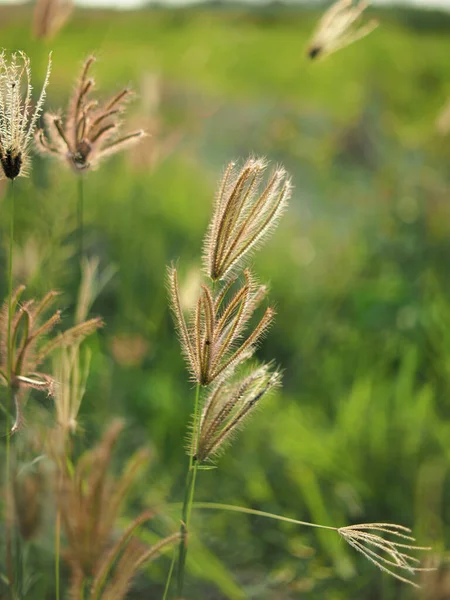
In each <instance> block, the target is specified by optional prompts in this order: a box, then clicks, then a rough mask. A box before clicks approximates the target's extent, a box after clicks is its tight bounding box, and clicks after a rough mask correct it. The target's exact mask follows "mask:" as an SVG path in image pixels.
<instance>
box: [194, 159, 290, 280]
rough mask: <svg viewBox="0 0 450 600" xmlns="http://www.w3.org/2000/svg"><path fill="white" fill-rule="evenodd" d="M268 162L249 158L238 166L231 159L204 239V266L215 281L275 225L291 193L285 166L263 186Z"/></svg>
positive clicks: (236, 264)
mask: <svg viewBox="0 0 450 600" xmlns="http://www.w3.org/2000/svg"><path fill="white" fill-rule="evenodd" d="M266 169H267V163H266V162H265V161H264V160H263V159H259V158H258V159H257V158H250V159H248V160H247V162H246V163H245V164H244V166H243V167H242V168H241V169H239V168H238V167H237V165H236V164H235V163H233V162H232V163H230V164H229V165H228V167H227V168H226V170H225V173H224V176H223V178H222V181H221V183H220V186H219V190H218V192H217V196H216V201H215V205H214V212H213V216H212V219H211V222H210V225H209V228H208V232H207V235H206V238H205V243H204V268H205V271H206V273H207V274H208V275H209V277H210V278H211V279H212V280H213V281H217V280H225V279H227V278H229V277H230V275H231V274H232V273H233V272H234V271H235V270H236V269H237V268H238V267H239V266H242V263H243V262H244V261H245V259H247V258H248V257H249V255H250V253H251V252H252V251H253V250H254V249H255V248H256V247H257V246H258V244H259V243H260V242H262V241H263V240H264V238H265V237H267V236H268V235H269V233H270V232H272V230H273V229H274V228H275V226H276V224H277V223H278V220H279V218H280V216H281V215H282V213H283V211H284V210H285V208H286V206H287V202H288V200H289V197H290V195H291V189H292V186H291V181H290V179H289V177H288V176H287V174H286V171H285V170H284V169H283V168H277V169H275V170H274V171H273V172H272V173H271V175H270V177H269V180H268V182H267V183H266V184H265V186H264V187H262V182H263V178H264V175H265V172H266Z"/></svg>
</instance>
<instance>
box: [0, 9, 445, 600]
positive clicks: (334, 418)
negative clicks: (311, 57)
mask: <svg viewBox="0 0 450 600" xmlns="http://www.w3.org/2000/svg"><path fill="white" fill-rule="evenodd" d="M317 17H318V15H317V13H315V12H308V11H300V10H294V9H287V8H285V9H283V8H282V7H280V6H278V5H273V6H267V7H264V8H261V9H259V10H256V9H255V10H244V9H241V8H237V7H231V8H228V9H227V8H226V7H225V6H220V5H219V6H216V7H204V8H202V7H196V8H192V9H177V10H175V9H174V10H166V9H162V8H154V9H148V10H145V11H144V10H143V11H139V12H124V13H120V12H114V11H108V12H103V11H92V12H91V11H79V12H76V13H75V14H74V16H73V18H72V19H71V21H70V22H69V23H68V25H67V26H66V27H65V28H64V29H63V30H62V32H61V33H60V34H59V35H58V36H57V37H56V39H55V40H54V41H52V42H51V43H43V42H40V41H38V40H35V39H33V37H32V35H31V29H30V28H31V7H28V6H26V7H20V8H17V9H12V8H4V7H2V9H1V10H0V34H1V38H2V46H4V47H5V48H7V49H8V50H14V49H22V50H24V51H25V52H26V53H27V54H29V56H30V57H31V59H32V66H33V78H34V82H35V84H36V85H35V87H36V89H38V88H39V83H40V82H41V81H42V78H43V76H44V72H45V64H46V60H47V59H46V57H47V54H48V51H49V50H50V49H51V50H52V51H53V70H52V76H51V83H50V86H49V93H48V99H47V102H46V108H47V109H51V110H54V111H56V110H58V109H59V107H65V106H66V103H67V100H68V97H69V95H70V92H71V89H72V87H73V84H74V81H75V78H76V76H77V73H78V71H79V68H80V65H81V62H82V60H83V59H84V58H85V57H86V56H87V55H88V54H89V53H92V52H94V53H95V54H96V56H97V58H98V61H97V63H96V65H95V67H94V69H95V74H96V79H97V84H98V88H99V90H100V93H102V94H105V95H107V94H108V93H111V92H113V91H115V90H118V89H120V88H121V87H122V86H123V85H128V84H130V85H131V86H132V87H133V88H134V89H135V90H136V92H137V97H136V99H135V100H134V101H133V103H132V104H131V105H130V110H129V113H128V116H127V121H129V123H127V124H126V127H128V128H130V129H132V128H133V127H134V128H136V127H139V126H140V123H143V126H144V128H145V127H147V126H148V127H149V128H150V129H151V130H152V131H154V134H153V136H152V137H148V138H146V140H145V141H144V143H143V144H142V146H139V147H136V148H134V149H133V150H131V151H130V152H127V153H124V154H121V155H120V156H117V157H114V158H112V159H111V160H109V161H108V162H105V164H104V165H102V166H101V168H100V169H99V170H98V171H95V172H92V173H89V174H88V176H87V177H86V181H85V211H86V212H85V245H86V248H87V253H88V255H89V256H97V257H99V260H100V265H101V268H102V269H106V268H109V267H111V266H112V267H113V269H114V274H113V275H112V277H111V278H110V280H109V282H108V283H107V285H106V286H105V288H104V289H103V291H102V293H101V294H100V295H99V297H98V299H97V300H96V302H95V304H94V306H93V308H92V311H91V313H92V314H93V315H101V316H102V317H103V318H104V320H105V323H106V327H105V328H104V329H102V330H101V331H100V332H99V333H98V334H97V335H96V336H95V339H91V340H90V342H89V344H90V346H91V349H92V353H93V354H92V364H91V373H90V377H89V381H88V387H87V393H86V396H85V398H84V400H83V404H82V407H81V416H80V422H81V426H82V433H81V434H80V435H79V436H78V437H77V439H76V441H75V442H74V444H75V448H76V451H77V452H79V451H81V449H82V448H86V447H89V446H90V445H91V444H92V443H93V442H94V441H95V440H97V439H98V438H99V436H100V433H101V431H102V430H103V429H104V426H105V425H106V424H107V423H108V422H109V421H110V420H112V418H113V416H116V415H118V416H122V417H124V418H125V420H126V424H127V425H126V431H125V433H124V435H123V436H122V438H121V442H120V447H119V451H118V452H117V456H116V459H117V463H116V467H117V469H118V470H119V469H120V465H121V464H123V460H124V459H125V457H129V456H130V455H131V453H132V452H133V450H135V449H136V448H137V447H138V446H140V445H141V444H145V445H148V446H149V447H150V449H151V460H150V464H149V469H148V471H147V472H146V473H145V475H143V476H142V477H141V478H140V479H139V482H138V485H137V486H136V488H135V491H134V493H133V496H132V497H131V498H130V499H129V502H128V505H127V509H126V511H125V514H126V516H124V517H123V525H125V524H127V523H128V522H129V521H130V520H132V518H133V517H134V515H135V514H137V511H138V510H139V509H140V508H142V507H147V506H154V505H158V506H161V505H163V506H164V508H163V509H161V513H162V514H161V515H160V516H159V517H158V519H157V520H156V521H155V523H154V524H153V528H151V529H146V530H143V532H142V536H147V537H146V538H145V540H146V541H151V540H153V538H154V536H155V535H163V534H166V533H167V532H168V531H173V530H174V529H175V528H176V527H177V524H178V519H179V503H180V501H181V500H182V494H183V483H184V479H183V478H184V472H185V468H186V463H187V458H186V457H185V454H184V444H185V442H184V437H185V430H186V423H187V422H188V420H189V415H190V414H191V412H192V406H193V395H194V393H193V389H192V386H191V384H189V382H188V381H187V375H186V373H185V369H184V364H183V360H182V358H181V356H180V350H179V345H178V341H177V337H176V333H175V331H174V327H173V323H172V320H171V316H170V311H169V308H168V301H167V290H166V281H165V278H166V267H167V265H169V264H170V263H171V262H176V263H177V264H178V266H179V268H180V273H181V279H182V285H183V290H184V292H183V293H184V294H185V296H186V298H187V299H188V300H187V302H189V298H190V297H191V296H192V294H193V292H192V290H194V292H195V290H196V289H197V288H196V286H197V285H198V279H197V272H198V267H199V264H200V256H201V244H202V238H203V235H204V231H205V228H206V226H207V223H208V219H209V216H210V213H211V205H212V200H213V197H214V191H215V187H216V182H217V180H218V179H219V178H220V175H221V172H222V169H223V167H224V166H225V164H226V163H227V162H228V161H229V160H231V159H236V158H246V157H247V155H249V154H251V153H254V154H257V155H265V156H266V157H267V158H268V159H269V160H270V161H273V162H274V163H277V162H280V163H282V164H284V165H285V167H286V168H287V170H288V171H289V172H290V173H291V175H292V178H293V183H294V193H293V197H292V200H291V204H290V208H289V211H288V213H287V215H285V217H284V218H283V220H282V221H281V224H280V226H279V228H278V230H277V232H276V234H275V235H274V237H273V238H272V239H271V240H270V241H269V242H268V243H267V244H265V246H264V248H263V250H262V251H261V252H260V253H259V254H258V256H257V258H256V259H255V270H256V271H257V273H258V276H259V278H260V279H261V280H262V281H269V282H270V288H271V290H270V297H271V301H272V302H274V303H275V306H276V310H277V318H276V321H275V324H274V325H273V327H272V328H271V330H270V333H269V335H268V336H267V338H266V339H265V341H264V343H263V344H262V346H261V348H260V349H259V350H258V353H257V358H258V359H260V360H270V359H271V358H273V357H275V360H276V362H277V364H279V365H280V367H281V369H282V370H283V373H284V376H283V382H284V383H283V388H282V390H281V391H280V392H278V393H277V394H276V396H275V397H273V398H271V399H269V400H268V402H267V403H266V404H265V405H264V407H263V409H261V410H260V411H259V412H258V413H257V415H256V416H255V417H254V418H253V420H252V421H251V423H250V424H249V425H248V426H247V428H246V429H245V431H244V432H243V434H242V435H240V436H239V438H238V439H237V440H236V442H235V443H234V444H233V446H232V447H231V449H230V450H229V451H228V452H227V454H226V455H225V456H224V457H223V458H222V459H221V460H220V462H219V464H218V468H217V469H214V470H211V471H206V472H204V473H202V474H201V478H199V483H198V493H197V495H196V498H197V499H198V500H199V501H214V502H222V503H226V504H236V505H240V506H246V507H251V508H254V509H259V510H263V511H268V512H272V513H278V514H282V515H285V516H288V517H292V518H295V519H300V520H306V521H314V522H318V523H321V524H323V525H333V526H334V525H336V526H341V525H347V524H350V523H357V522H371V521H374V522H394V523H402V524H404V525H407V526H411V527H412V528H413V530H414V532H415V534H416V537H417V539H418V542H419V543H420V544H421V545H422V544H423V545H432V546H433V548H434V553H435V554H436V555H437V556H438V557H440V559H442V561H443V563H444V567H443V568H445V560H446V552H445V549H446V548H447V547H448V540H449V535H450V530H449V526H450V521H449V516H448V510H447V504H448V497H449V494H450V480H449V475H450V421H449V416H450V398H449V389H450V387H449V384H450V300H449V297H450V296H449V294H450V277H449V265H450V202H449V182H450V171H449V167H448V165H449V160H450V136H447V137H445V136H441V135H440V134H439V133H438V132H437V130H436V118H437V115H438V114H439V112H440V111H441V109H442V107H443V106H444V104H445V103H446V101H447V99H448V97H449V96H450V62H449V60H448V56H450V17H449V16H446V15H438V14H434V13H419V12H417V13H416V12H408V11H405V12H403V11H381V12H380V14H379V17H380V20H381V26H380V27H379V29H378V30H376V31H375V32H373V33H372V34H371V35H370V36H368V37H367V38H366V39H364V40H362V41H361V42H359V43H358V44H355V45H353V46H352V47H349V48H347V49H345V50H342V51H341V52H339V53H336V54H335V55H332V56H330V57H329V58H328V59H326V60H324V61H319V62H317V63H315V62H310V61H309V62H308V60H307V59H306V58H305V46H306V43H307V41H308V38H309V36H310V33H311V30H312V28H313V26H314V23H315V22H316V20H317ZM155 123H157V129H156V128H155V129H152V128H153V127H155ZM158 153H159V154H158ZM2 183H4V182H2ZM76 193H77V188H76V181H75V177H74V176H73V174H72V173H71V172H70V171H69V170H66V169H65V168H63V167H61V166H60V165H59V164H57V163H54V162H51V161H49V160H47V159H46V158H43V157H36V158H35V159H34V163H33V171H32V174H31V177H30V178H29V179H27V180H25V179H21V180H18V182H17V185H16V194H17V195H16V237H15V244H16V245H15V265H14V269H15V270H14V276H15V280H16V283H19V282H20V283H21V282H23V283H26V284H27V295H28V296H29V297H33V296H34V295H42V294H43V293H45V292H46V291H48V290H49V289H58V290H60V291H61V292H62V295H61V302H60V304H61V305H62V306H63V308H64V313H63V324H64V326H65V325H66V324H70V323H71V322H72V319H73V317H72V315H73V307H74V302H75V300H74V299H75V297H76V291H77V288H78V284H79V264H78V255H77V235H76V231H75V230H76V220H75V214H76ZM2 194H3V199H2V215H3V218H2V219H1V220H0V230H1V235H2V244H1V248H2V256H1V267H2V273H3V274H4V276H3V277H2V279H1V284H2V289H3V292H4V297H6V294H7V286H6V270H7V248H8V245H7V244H8V219H7V218H6V216H5V215H7V214H9V213H8V211H9V208H8V207H9V204H8V192H7V187H6V186H3V188H2ZM52 415H53V409H52V400H51V399H49V398H45V397H44V398H42V395H39V394H35V393H34V392H33V393H32V394H31V395H30V398H29V400H28V402H27V407H26V426H25V428H24V431H23V432H19V434H17V438H16V439H15V440H14V443H15V445H16V451H17V457H18V458H17V461H18V462H19V463H20V464H25V463H27V461H30V460H32V458H33V451H32V448H31V446H30V443H29V440H30V439H31V437H32V435H34V434H35V432H36V431H41V430H42V428H44V427H45V425H46V423H48V420H49V419H52V418H53V416H52ZM46 508H47V512H51V510H49V507H48V506H47V507H46ZM44 512H45V510H44ZM43 519H44V522H45V523H47V522H48V523H50V522H51V514H45V515H44V517H43ZM52 527H53V526H52V525H49V526H48V527H43V528H42V532H41V534H40V535H39V536H38V537H36V538H35V539H34V541H33V542H32V543H31V544H30V545H29V548H28V550H27V552H28V554H27V561H26V564H25V568H26V569H27V574H28V575H29V576H30V577H32V578H33V587H32V588H31V589H32V592H30V595H29V596H26V597H29V598H36V599H41V598H42V599H44V598H45V599H47V598H48V599H53V598H55V591H54V581H53V567H52V564H53V554H52V552H53V551H52V544H53V533H52ZM193 527H194V531H195V535H194V536H193V538H192V543H191V546H190V554H189V558H188V575H187V588H186V598H190V599H191V598H192V599H195V600H197V599H202V600H203V599H205V600H213V599H219V598H220V599H222V598H229V599H232V600H237V599H241V598H248V599H258V600H269V599H270V600H283V599H286V600H288V599H297V598H305V599H308V600H309V599H311V600H319V599H323V598H326V599H327V600H344V599H346V600H347V599H351V600H353V599H355V600H356V599H357V600H363V599H364V600H406V599H412V598H424V599H426V600H439V599H444V598H446V597H447V595H448V594H449V593H450V591H449V590H448V589H447V591H445V590H444V586H445V585H446V584H445V579H444V578H443V577H442V578H441V579H440V580H439V582H438V583H436V590H437V591H433V592H431V591H430V589H431V588H428V591H427V592H423V595H421V592H416V591H415V590H411V589H410V588H409V587H407V586H405V585H402V584H400V583H399V582H396V581H395V580H394V579H391V578H389V577H387V576H385V575H384V574H382V573H381V572H380V571H378V570H377V569H376V568H375V567H374V566H373V565H371V564H370V563H369V562H367V561H365V560H364V558H363V557H361V556H359V555H357V554H356V553H355V552H353V550H352V549H351V548H349V547H347V546H346V545H345V544H344V543H343V542H342V541H340V540H339V538H338V537H337V536H334V535H333V534H330V533H329V532H326V531H318V532H315V531H314V530H308V529H305V528H301V527H299V526H295V525H292V524H287V523H279V522H276V521H272V520H265V519H262V518H258V517H256V516H251V517H250V516H245V515H240V514H231V513H226V512H223V511H208V510H203V511H200V510H194V513H193ZM169 565H170V554H169V555H165V556H164V557H162V558H160V559H159V560H158V561H156V562H154V563H151V565H150V566H149V567H148V568H147V569H146V570H145V571H143V572H142V573H141V575H140V576H139V577H138V578H137V579H136V581H135V586H134V588H133V591H131V592H130V594H129V597H130V598H136V599H138V598H161V597H162V594H163V589H164V583H165V579H166V576H167V571H168V569H169ZM2 571H4V569H2ZM62 573H63V585H67V577H68V575H67V573H66V571H65V570H64V567H63V571H62ZM436 581H437V578H436ZM439 586H441V588H442V589H440V590H439V589H438V588H439ZM64 589H66V588H64ZM439 593H440V594H441V595H439ZM445 594H447V595H445ZM5 597H7V596H5ZM61 597H64V595H62V596H61Z"/></svg>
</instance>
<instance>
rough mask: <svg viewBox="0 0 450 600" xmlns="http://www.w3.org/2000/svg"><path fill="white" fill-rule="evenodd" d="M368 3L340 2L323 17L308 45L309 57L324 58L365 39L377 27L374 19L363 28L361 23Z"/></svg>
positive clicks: (340, 0) (351, 0)
mask: <svg viewBox="0 0 450 600" xmlns="http://www.w3.org/2000/svg"><path fill="white" fill-rule="evenodd" d="M367 6H368V2H359V4H356V5H355V4H353V0H338V1H337V2H336V3H335V4H333V5H332V6H331V7H330V8H329V9H328V10H327V11H326V13H325V14H324V15H323V17H322V19H321V20H320V21H319V24H318V26H317V28H316V30H315V32H314V34H313V36H312V39H311V41H310V43H309V45H308V49H307V55H308V57H309V58H311V59H316V58H323V57H325V56H328V55H329V54H331V53H333V52H336V51H337V50H340V49H341V48H345V46H349V45H350V44H353V42H356V41H357V40H359V39H361V38H363V37H365V36H366V35H368V34H369V33H370V32H371V31H373V30H374V29H375V28H376V27H378V21H376V20H375V19H372V20H371V21H369V22H368V23H366V24H365V25H363V26H362V27H359V28H358V27H357V26H356V25H355V24H356V23H357V22H358V21H359V19H360V17H361V15H362V13H363V11H364V10H365V9H366V8H367Z"/></svg>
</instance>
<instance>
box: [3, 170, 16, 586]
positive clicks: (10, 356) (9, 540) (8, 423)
mask: <svg viewBox="0 0 450 600" xmlns="http://www.w3.org/2000/svg"><path fill="white" fill-rule="evenodd" d="M14 204H15V188H14V180H12V181H11V206H10V217H9V262H8V329H7V341H6V343H7V369H8V372H7V374H8V390H7V400H6V494H7V500H6V503H7V507H8V509H7V515H6V535H5V538H6V565H7V573H8V583H9V586H10V589H11V594H12V597H14V573H13V566H12V530H11V518H12V516H11V500H10V494H11V407H12V405H13V389H12V364H13V350H12V348H11V325H12V286H13V282H12V279H13V277H12V269H13V247H14Z"/></svg>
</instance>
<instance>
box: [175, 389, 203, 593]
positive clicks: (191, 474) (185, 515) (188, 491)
mask: <svg viewBox="0 0 450 600" xmlns="http://www.w3.org/2000/svg"><path fill="white" fill-rule="evenodd" d="M199 399H200V384H197V389H196V392H195V404H194V425H193V433H192V447H191V452H190V456H189V468H188V472H187V474H186V485H185V492H184V502H183V508H182V511H181V526H180V534H181V539H180V546H179V551H178V574H177V595H178V596H179V597H180V598H181V597H182V596H183V587H184V572H185V567H186V557H187V534H188V531H189V521H190V518H191V511H192V504H193V502H194V494H195V482H196V479H197V469H198V463H197V460H196V459H195V458H194V453H195V448H196V447H197V436H198V408H199ZM169 584H170V582H169Z"/></svg>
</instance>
